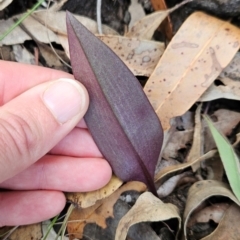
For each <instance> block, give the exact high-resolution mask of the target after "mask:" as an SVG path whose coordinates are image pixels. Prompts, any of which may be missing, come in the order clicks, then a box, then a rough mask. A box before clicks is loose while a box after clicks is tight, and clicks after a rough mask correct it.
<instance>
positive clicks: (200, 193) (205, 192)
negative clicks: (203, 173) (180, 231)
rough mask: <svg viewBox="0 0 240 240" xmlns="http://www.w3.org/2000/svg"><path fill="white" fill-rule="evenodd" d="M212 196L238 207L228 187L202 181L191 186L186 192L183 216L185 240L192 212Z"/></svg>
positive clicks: (238, 203) (209, 181)
mask: <svg viewBox="0 0 240 240" xmlns="http://www.w3.org/2000/svg"><path fill="white" fill-rule="evenodd" d="M212 196H224V197H227V198H229V199H230V200H232V201H233V202H235V203H236V204H237V205H238V206H240V202H239V201H238V200H237V198H236V197H235V196H234V194H233V193H232V191H231V189H230V187H229V185H227V184H225V183H223V182H220V181H215V180H203V181H198V182H196V183H195V184H193V185H192V186H191V187H190V189H189V192H188V197H187V201H186V207H185V210H184V215H183V224H184V236H185V238H186V239H187V224H188V221H189V219H190V217H191V215H192V214H193V213H194V211H195V210H196V209H197V208H198V207H199V206H200V205H201V204H202V203H204V201H206V200H207V199H208V198H210V197H212Z"/></svg>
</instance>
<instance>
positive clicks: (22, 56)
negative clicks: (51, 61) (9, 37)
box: [12, 44, 36, 65]
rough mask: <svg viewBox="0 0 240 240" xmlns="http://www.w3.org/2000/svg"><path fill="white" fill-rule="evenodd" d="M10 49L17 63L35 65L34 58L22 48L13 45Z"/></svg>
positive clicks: (18, 45)
mask: <svg viewBox="0 0 240 240" xmlns="http://www.w3.org/2000/svg"><path fill="white" fill-rule="evenodd" d="M12 48H13V54H14V57H15V60H16V61H17V62H20V63H25V64H31V65H36V59H35V57H34V56H33V55H32V54H31V53H30V52H29V51H28V50H27V49H26V48H25V47H24V46H22V45H20V44H15V45H13V47H12Z"/></svg>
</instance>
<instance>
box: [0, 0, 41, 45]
mask: <svg viewBox="0 0 240 240" xmlns="http://www.w3.org/2000/svg"><path fill="white" fill-rule="evenodd" d="M44 1H45V0H39V1H38V2H37V3H36V4H35V5H34V6H33V7H32V9H30V10H29V11H28V12H26V13H25V14H24V15H23V16H22V17H21V18H20V19H19V20H18V21H17V22H15V23H14V24H13V25H12V26H11V27H10V28H9V29H8V30H7V31H6V32H5V33H3V35H2V36H0V41H2V40H3V39H4V38H5V37H6V36H7V35H8V34H9V33H10V32H12V31H13V30H14V29H15V28H16V27H17V26H18V25H19V24H20V23H21V22H22V21H23V20H24V19H26V18H27V17H28V16H29V15H30V14H32V13H33V12H34V11H35V10H36V9H37V8H38V7H39V6H40V5H41V4H42V3H43V2H44Z"/></svg>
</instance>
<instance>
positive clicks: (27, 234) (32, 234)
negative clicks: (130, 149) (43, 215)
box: [0, 223, 43, 240]
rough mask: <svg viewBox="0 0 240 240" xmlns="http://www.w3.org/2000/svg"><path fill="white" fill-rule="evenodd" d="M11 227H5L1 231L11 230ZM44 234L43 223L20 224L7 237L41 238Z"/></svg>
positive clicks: (15, 238) (16, 239)
mask: <svg viewBox="0 0 240 240" xmlns="http://www.w3.org/2000/svg"><path fill="white" fill-rule="evenodd" d="M10 229H11V228H10V227H4V228H1V229H0V233H1V234H3V233H4V232H6V231H9V230H10ZM42 237H43V235H42V226H41V223H37V224H32V225H26V226H19V227H18V228H17V229H16V230H15V231H13V233H12V234H11V235H10V236H9V237H8V238H7V239H8V240H28V239H31V240H41V239H42Z"/></svg>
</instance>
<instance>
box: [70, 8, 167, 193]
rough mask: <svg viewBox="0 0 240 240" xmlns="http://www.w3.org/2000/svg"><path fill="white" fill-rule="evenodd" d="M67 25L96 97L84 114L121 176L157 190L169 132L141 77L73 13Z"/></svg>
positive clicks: (78, 69)
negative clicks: (156, 179)
mask: <svg viewBox="0 0 240 240" xmlns="http://www.w3.org/2000/svg"><path fill="white" fill-rule="evenodd" d="M67 30H68V40H69V49H70V58H71V65H72V69H73V74H74V77H75V79H76V80H79V81H80V82H81V83H83V84H84V86H85V87H86V88H87V90H88V93H89V97H90V105H89V109H88V111H87V113H86V115H85V117H84V119H85V121H86V124H87V126H88V128H89V131H90V132H91V134H92V136H93V139H94V141H95V142H96V144H97V146H98V148H99V149H100V151H101V153H102V154H103V156H104V157H105V158H106V159H107V161H108V162H109V164H110V165H111V167H112V169H113V171H114V173H115V174H116V175H117V176H118V177H119V178H120V179H121V180H123V181H125V182H127V181H141V182H144V183H145V184H146V185H147V187H148V188H149V190H150V191H152V192H153V193H155V194H156V190H155V186H154V181H153V178H154V171H155V167H156V163H157V160H158V157H159V154H160V150H161V146H162V140H163V132H162V127H161V124H160V122H159V119H158V117H157V115H156V114H155V112H154V110H153V108H152V106H151V104H150V103H149V101H148V99H147V97H146V95H145V94H144V92H143V90H142V87H141V85H140V83H139V82H138V80H137V79H136V78H135V76H134V75H133V74H132V73H131V72H130V70H129V69H128V68H127V67H126V65H125V64H124V63H123V62H122V61H121V60H120V59H119V57H118V56H117V55H116V54H115V53H113V51H112V50H111V49H110V48H108V47H107V46H106V45H105V44H104V43H103V42H101V41H100V40H99V39H98V38H96V37H95V36H94V35H93V34H92V33H91V32H89V31H88V30H87V29H86V28H85V27H84V26H83V25H82V24H81V23H79V22H78V21H77V20H76V19H75V18H74V17H73V16H72V15H71V14H70V13H67Z"/></svg>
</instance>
